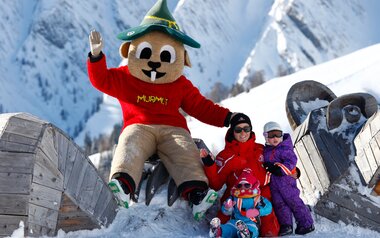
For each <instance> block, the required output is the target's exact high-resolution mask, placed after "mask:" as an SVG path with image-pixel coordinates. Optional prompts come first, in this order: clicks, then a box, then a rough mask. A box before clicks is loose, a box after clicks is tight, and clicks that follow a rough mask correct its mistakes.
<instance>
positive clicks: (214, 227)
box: [209, 217, 222, 238]
mask: <svg viewBox="0 0 380 238" xmlns="http://www.w3.org/2000/svg"><path fill="white" fill-rule="evenodd" d="M209 236H210V237H215V238H220V237H222V228H220V219H219V218H217V217H215V218H213V219H212V220H211V221H210V231H209Z"/></svg>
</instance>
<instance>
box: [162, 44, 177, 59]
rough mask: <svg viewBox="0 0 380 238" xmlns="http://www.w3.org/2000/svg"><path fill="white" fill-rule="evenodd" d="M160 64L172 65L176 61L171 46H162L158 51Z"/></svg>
mask: <svg viewBox="0 0 380 238" xmlns="http://www.w3.org/2000/svg"><path fill="white" fill-rule="evenodd" d="M160 59H161V62H168V63H174V61H175V60H176V55H175V50H174V48H173V46H171V45H164V46H162V47H161V51H160Z"/></svg>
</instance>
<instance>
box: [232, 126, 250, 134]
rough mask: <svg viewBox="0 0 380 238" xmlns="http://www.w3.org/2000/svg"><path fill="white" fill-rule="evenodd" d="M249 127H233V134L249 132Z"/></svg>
mask: <svg viewBox="0 0 380 238" xmlns="http://www.w3.org/2000/svg"><path fill="white" fill-rule="evenodd" d="M251 129H252V128H251V127H250V126H245V127H238V126H237V127H235V129H234V132H235V133H240V132H242V131H244V132H247V133H248V132H250V131H251Z"/></svg>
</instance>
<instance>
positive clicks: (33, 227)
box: [27, 222, 57, 237]
mask: <svg viewBox="0 0 380 238" xmlns="http://www.w3.org/2000/svg"><path fill="white" fill-rule="evenodd" d="M56 234H57V232H56V229H52V228H49V227H46V226H41V225H40V224H34V223H32V222H29V224H28V230H27V235H28V237H29V236H30V237H35V236H50V237H51V236H55V235H56Z"/></svg>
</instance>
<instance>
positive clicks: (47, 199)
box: [29, 183, 62, 211]
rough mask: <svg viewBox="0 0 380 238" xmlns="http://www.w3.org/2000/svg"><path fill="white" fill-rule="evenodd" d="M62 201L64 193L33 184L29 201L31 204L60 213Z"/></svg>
mask: <svg viewBox="0 0 380 238" xmlns="http://www.w3.org/2000/svg"><path fill="white" fill-rule="evenodd" d="M61 200H62V191H60V190H56V189H52V188H49V187H46V186H44V185H40V184H37V183H32V186H31V191H30V200H29V201H30V203H31V204H34V205H37V206H41V207H46V208H49V209H53V210H57V211H58V210H59V208H60V206H61Z"/></svg>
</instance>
